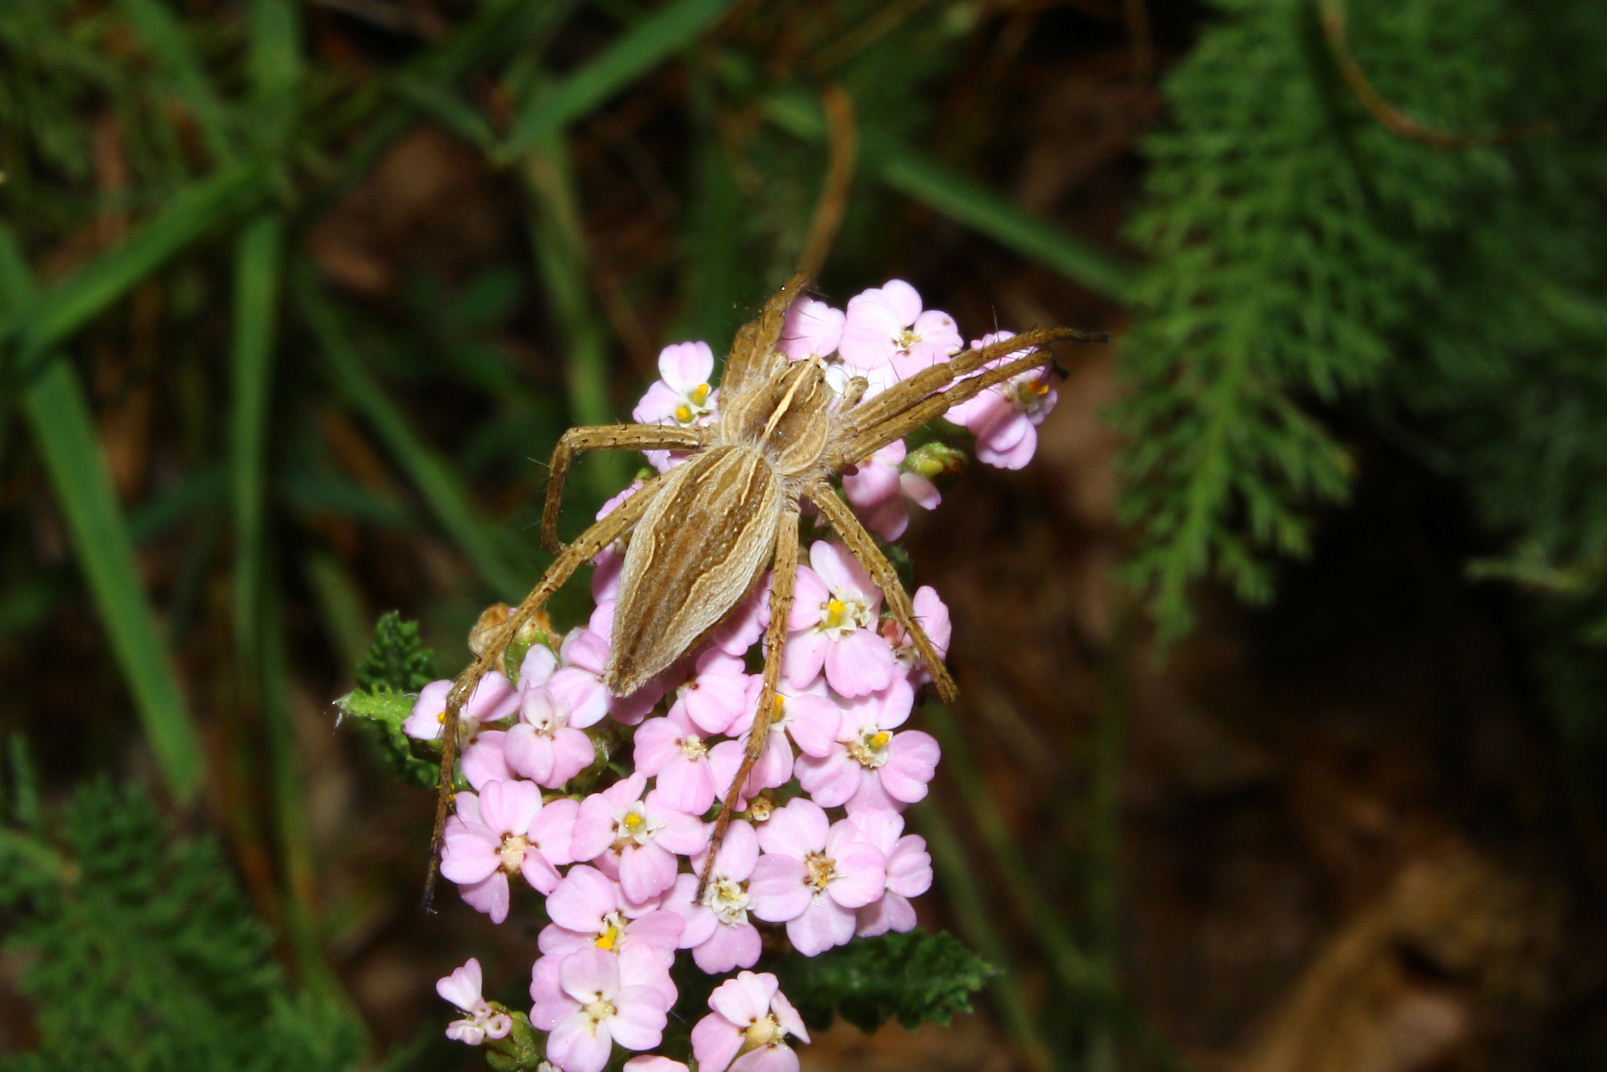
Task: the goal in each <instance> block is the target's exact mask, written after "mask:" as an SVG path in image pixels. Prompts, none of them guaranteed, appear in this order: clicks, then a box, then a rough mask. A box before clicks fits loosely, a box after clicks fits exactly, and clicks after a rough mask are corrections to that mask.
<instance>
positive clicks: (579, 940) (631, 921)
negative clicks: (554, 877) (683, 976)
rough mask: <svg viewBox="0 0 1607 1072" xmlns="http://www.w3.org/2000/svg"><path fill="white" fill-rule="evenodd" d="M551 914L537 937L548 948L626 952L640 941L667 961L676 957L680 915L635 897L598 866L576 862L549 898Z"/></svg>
mask: <svg viewBox="0 0 1607 1072" xmlns="http://www.w3.org/2000/svg"><path fill="white" fill-rule="evenodd" d="M547 916H548V918H550V919H551V920H552V922H551V923H550V924H548V925H547V926H546V927H543V928H542V930H541V933H540V934H539V935H538V936H537V937H536V944H537V946H538V947H539V948H540V949H541V951H542V952H543V953H547V954H552V955H558V956H562V955H566V954H568V953H572V952H574V951H575V950H577V949H588V948H590V949H601V950H603V951H604V952H608V953H621V952H623V951H624V950H626V949H631V948H634V947H636V946H638V945H640V946H643V947H645V948H647V949H651V950H653V952H654V955H655V956H656V957H658V958H659V959H660V960H661V961H663V963H664V965H665V966H666V967H668V966H669V964H670V962H671V961H672V960H674V959H675V948H676V943H677V942H679V941H680V937H681V929H682V926H683V923H682V921H681V917H680V916H678V915H676V914H675V913H674V912H671V911H670V910H669V909H667V908H664V907H662V906H660V905H658V904H656V903H653V902H646V903H640V904H638V903H633V902H632V901H630V900H629V899H628V898H626V896H625V891H624V890H623V889H622V888H621V887H620V885H619V883H618V882H616V881H615V880H614V879H611V878H609V877H608V876H607V875H605V874H604V873H603V872H601V871H599V870H598V869H597V868H595V867H591V866H589V865H586V864H581V865H579V866H577V867H572V868H570V870H569V873H568V874H566V875H565V876H564V877H563V879H562V881H560V882H559V883H558V887H557V889H555V890H553V891H552V893H551V895H549V896H548V898H547Z"/></svg>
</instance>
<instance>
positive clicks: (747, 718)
mask: <svg viewBox="0 0 1607 1072" xmlns="http://www.w3.org/2000/svg"><path fill="white" fill-rule="evenodd" d="M753 684H754V688H753V691H752V699H751V700H750V702H749V703H748V705H747V709H746V711H745V713H744V716H743V717H742V718H741V719H739V720H737V722H736V723H734V724H733V725H732V726H731V727H730V729H729V730H727V731H726V732H728V733H731V734H733V735H735V736H736V737H737V738H739V739H738V740H731V741H721V742H720V743H719V744H717V745H715V746H714V748H713V749H711V750H710V753H709V762H710V768H711V772H712V774H713V777H714V782H715V784H716V786H719V787H722V788H723V787H724V786H728V785H730V784H731V779H733V778H735V777H736V773H737V770H738V768H740V767H741V766H742V761H743V756H744V753H745V752H746V750H747V745H746V741H745V740H743V739H741V738H746V736H747V735H748V733H749V731H750V730H751V729H752V728H753V718H754V714H755V709H756V707H757V705H758V702H759V700H758V698H759V694H760V693H761V692H762V691H763V681H762V679H760V678H758V677H755V678H754V680H753ZM825 693H826V685H825V682H824V681H822V680H821V679H819V678H817V679H816V680H815V683H814V684H813V685H811V686H810V687H809V688H808V689H807V690H804V691H794V690H791V689H789V688H785V687H784V688H783V689H782V690H781V691H780V692H779V693H778V694H777V695H776V698H775V701H774V703H775V710H774V713H773V714H772V716H771V719H770V733H769V736H767V737H766V738H765V743H764V751H763V752H762V753H760V755H759V760H758V762H757V763H755V764H754V765H753V771H752V773H751V774H749V776H748V780H747V782H746V783H745V785H744V787H743V793H744V795H746V796H753V795H754V794H757V793H758V792H759V791H760V790H762V789H774V788H776V787H778V786H782V785H786V784H787V782H789V781H791V780H792V770H793V750H792V749H793V745H794V744H796V745H797V746H798V750H799V751H801V752H803V753H804V754H805V755H810V756H819V757H824V756H827V755H829V754H830V753H831V750H832V748H833V747H835V745H836V740H837V729H838V726H839V724H840V723H841V721H842V713H841V711H839V710H838V707H837V704H836V703H834V702H833V701H832V700H830V699H828V698H827V696H826V695H825Z"/></svg>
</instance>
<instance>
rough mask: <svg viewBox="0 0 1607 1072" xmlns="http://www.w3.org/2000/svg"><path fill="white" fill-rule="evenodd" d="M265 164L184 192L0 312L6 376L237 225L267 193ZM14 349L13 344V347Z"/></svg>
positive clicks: (33, 363)
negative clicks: (173, 261) (22, 303)
mask: <svg viewBox="0 0 1607 1072" xmlns="http://www.w3.org/2000/svg"><path fill="white" fill-rule="evenodd" d="M268 189H269V187H268V183H267V180H266V178H265V176H264V169H263V167H262V166H261V165H260V164H259V163H256V162H252V161H236V162H233V163H231V164H229V165H227V166H225V167H223V168H220V169H219V170H218V171H215V172H213V173H212V174H211V175H209V176H207V177H206V178H204V179H201V180H199V181H197V182H196V183H195V184H194V185H193V186H190V187H188V188H186V189H184V190H180V191H179V192H178V193H176V194H174V195H173V196H172V197H170V198H169V199H168V201H167V204H166V206H165V207H164V208H163V209H162V211H161V212H159V213H157V214H156V215H155V216H154V217H152V218H151V219H149V220H147V221H146V222H145V223H143V224H141V225H140V227H139V228H138V229H136V230H135V231H134V232H133V233H132V234H130V235H129V236H128V237H127V238H125V239H123V241H121V242H119V243H118V244H117V245H115V246H113V247H111V248H110V249H108V250H107V251H106V252H104V253H102V254H101V255H100V256H98V257H96V258H95V259H94V260H92V261H90V262H89V263H88V264H86V265H84V266H83V267H82V268H80V269H78V270H77V271H76V272H74V273H73V274H72V275H70V276H68V277H67V278H66V279H64V280H62V281H61V282H60V283H57V284H55V285H53V286H51V287H50V288H49V289H47V290H45V291H42V292H41V293H40V294H39V296H38V298H37V299H35V300H31V301H30V302H29V303H28V304H27V306H26V308H25V309H24V308H19V307H18V306H17V304H16V303H15V302H11V301H8V302H7V304H8V305H10V306H11V308H10V309H9V310H8V312H7V313H6V314H5V315H4V317H0V345H3V346H4V350H3V351H0V358H4V360H5V362H6V367H5V368H4V374H5V375H6V376H7V377H8V378H11V379H26V378H27V377H29V376H30V375H32V374H33V373H35V372H37V371H38V369H39V368H40V367H41V366H42V365H43V364H44V358H43V357H42V355H43V354H44V353H45V351H46V350H48V349H49V348H50V347H51V346H54V345H55V344H57V343H59V342H61V341H63V340H64V339H66V338H67V337H68V336H69V335H72V334H73V333H74V332H76V331H77V330H78V329H79V328H81V327H83V326H84V325H85V324H86V323H88V322H89V321H90V320H91V319H92V318H94V317H95V316H97V315H99V314H100V313H102V312H104V311H105V310H106V309H107V308H109V307H110V306H111V305H112V304H113V303H114V302H116V301H117V300H118V299H120V298H122V296H123V295H124V294H126V293H127V292H128V291H129V290H130V289H131V288H132V287H134V286H135V285H136V284H137V283H139V282H141V281H143V280H144V279H146V278H147V277H148V276H149V275H150V274H151V272H153V271H155V270H156V269H157V268H159V267H160V266H161V265H162V264H164V263H166V261H167V260H168V259H169V258H170V257H173V256H175V255H177V254H178V253H180V252H182V251H183V250H185V249H186V248H188V247H189V246H190V245H191V244H192V243H194V242H196V241H197V240H199V239H202V238H204V237H206V236H208V235H211V234H213V233H215V232H217V231H219V230H222V229H223V228H224V227H225V226H227V225H229V224H232V223H234V222H235V221H236V220H237V219H239V218H240V217H241V216H242V215H244V214H245V213H246V212H248V211H249V210H250V209H251V208H252V207H254V206H256V205H258V204H260V203H262V201H264V200H265V199H266V198H267V194H268ZM13 347H15V350H13Z"/></svg>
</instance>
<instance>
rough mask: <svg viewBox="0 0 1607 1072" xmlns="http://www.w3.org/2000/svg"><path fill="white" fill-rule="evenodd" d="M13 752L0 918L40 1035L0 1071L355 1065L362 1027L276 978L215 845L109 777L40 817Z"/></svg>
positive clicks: (0, 836)
mask: <svg viewBox="0 0 1607 1072" xmlns="http://www.w3.org/2000/svg"><path fill="white" fill-rule="evenodd" d="M15 743H16V742H13V744H14V745H15ZM21 752H22V750H21V748H20V747H13V748H12V750H11V755H10V756H9V757H8V758H9V759H10V761H11V764H10V769H9V770H8V771H7V774H8V777H7V778H6V780H5V782H4V783H3V784H0V790H3V794H0V796H3V800H4V814H3V815H0V912H3V913H4V915H5V918H6V921H7V927H6V931H7V933H6V937H5V943H4V949H5V951H6V952H7V953H8V954H10V955H12V956H16V957H19V958H20V959H21V963H22V965H23V968H22V972H21V985H22V990H23V993H24V994H26V995H27V997H28V998H29V999H30V1000H31V1002H32V1004H33V1006H34V1011H35V1022H36V1023H37V1024H38V1028H39V1032H40V1041H39V1045H38V1047H37V1048H36V1049H34V1050H33V1051H32V1052H31V1053H27V1054H22V1055H15V1056H10V1057H4V1058H0V1068H3V1069H6V1070H7V1072H59V1070H61V1069H68V1068H74V1069H78V1068H82V1069H91V1068H93V1069H98V1070H105V1072H187V1070H191V1069H201V1068H228V1069H236V1070H241V1072H247V1070H251V1069H261V1070H263V1072H268V1070H270V1069H273V1070H280V1069H287V1068H295V1069H305V1070H307V1072H320V1070H328V1072H336V1070H342V1072H343V1070H346V1069H350V1068H351V1067H353V1065H354V1064H355V1063H356V1060H357V1057H358V1054H359V1052H360V1050H361V1047H362V1044H363V1037H362V1031H361V1029H360V1027H359V1026H358V1023H357V1021H356V1020H355V1018H354V1017H353V1015H352V1012H351V1010H350V1009H349V1008H347V1007H346V1005H345V1004H344V1003H342V1002H339V1001H331V1000H330V995H328V994H323V993H317V992H313V991H309V990H306V989H304V988H303V989H296V988H292V987H291V986H290V985H289V984H288V983H287V981H286V980H285V978H284V975H283V972H282V971H281V969H280V967H279V966H278V964H277V962H276V959H275V956H274V951H273V936H272V932H271V931H270V930H269V929H268V928H267V927H266V926H264V925H263V923H262V922H261V921H260V920H259V919H258V918H257V917H256V914H255V913H254V912H253V911H252V908H251V905H250V903H249V902H248V901H247V900H246V897H245V895H244V894H243V893H242V891H241V889H240V886H239V883H238V882H237V881H236V880H235V878H234V876H233V874H232V873H231V871H230V868H229V866H228V864H227V862H226V861H225V860H224V858H223V855H222V853H221V852H219V850H218V847H217V845H216V844H214V843H213V842H212V841H211V840H210V839H207V838H185V837H182V836H181V835H180V834H179V833H178V831H176V830H175V829H174V828H173V827H172V826H171V825H170V824H168V823H165V822H163V821H162V820H161V819H160V818H159V817H158V816H157V813H156V809H155V807H154V806H153V805H152V803H151V801H150V799H149V798H148V797H147V796H146V795H145V794H144V793H143V792H142V791H140V790H137V789H131V788H118V787H116V786H114V785H113V784H112V783H110V782H109V781H107V780H105V779H96V780H92V781H90V782H88V783H86V784H85V785H83V786H81V787H80V788H79V789H78V791H77V792H76V793H75V794H74V797H73V800H72V802H71V803H70V804H68V805H67V807H66V809H65V814H64V815H62V816H59V817H58V816H55V815H52V814H50V813H49V812H48V811H47V810H46V809H45V808H44V807H43V806H42V805H41V803H40V801H39V799H38V797H37V796H36V794H35V790H34V787H33V779H32V777H31V774H30V773H29V772H28V770H27V766H26V761H25V760H24V759H23V758H22V754H21Z"/></svg>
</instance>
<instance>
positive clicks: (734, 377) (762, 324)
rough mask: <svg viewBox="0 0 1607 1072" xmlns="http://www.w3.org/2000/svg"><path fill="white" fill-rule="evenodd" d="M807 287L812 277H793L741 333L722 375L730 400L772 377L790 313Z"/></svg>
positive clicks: (723, 391) (726, 361)
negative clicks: (732, 396)
mask: <svg viewBox="0 0 1607 1072" xmlns="http://www.w3.org/2000/svg"><path fill="white" fill-rule="evenodd" d="M807 286H809V276H808V275H807V274H806V273H804V272H798V273H797V274H795V275H793V276H792V278H790V279H788V280H787V281H786V282H785V283H783V284H782V285H781V289H780V290H778V291H776V292H775V293H774V294H772V295H770V300H769V301H767V302H765V303H764V308H763V309H761V310H760V311H759V315H758V316H757V317H755V318H754V319H753V320H751V321H749V322H748V323H747V324H744V325H743V326H742V328H741V329H740V330H738V331H737V337H736V341H735V342H734V343H732V344H731V356H730V357H728V358H726V360H725V371H724V372H723V373H721V375H720V391H721V394H722V396H725V397H729V396H730V394H731V392H733V391H742V390H744V389H746V388H750V387H752V386H754V385H755V384H758V383H763V382H764V381H765V380H766V379H768V378H769V377H770V374H771V371H772V369H773V367H774V357H775V352H776V343H777V342H778V341H779V340H780V339H781V327H782V324H783V323H784V322H785V321H786V317H787V309H788V308H789V307H791V305H792V301H793V299H794V298H796V297H797V296H798V293H799V292H800V291H802V290H803V289H804V288H805V287H807Z"/></svg>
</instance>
